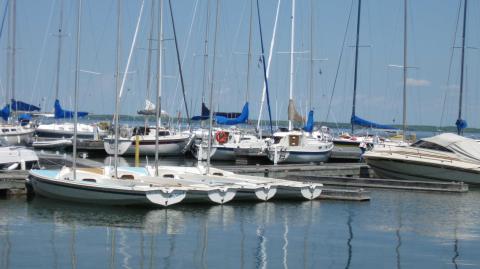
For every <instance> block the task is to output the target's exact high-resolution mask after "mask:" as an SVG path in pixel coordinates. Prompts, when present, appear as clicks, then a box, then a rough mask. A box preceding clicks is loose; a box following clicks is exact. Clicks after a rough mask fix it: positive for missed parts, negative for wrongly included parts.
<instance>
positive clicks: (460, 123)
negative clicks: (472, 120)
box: [455, 119, 468, 133]
mask: <svg viewBox="0 0 480 269" xmlns="http://www.w3.org/2000/svg"><path fill="white" fill-rule="evenodd" d="M455 125H456V126H457V130H458V132H459V133H460V132H462V130H463V129H465V128H467V127H468V124H467V121H466V120H462V119H458V120H457V121H456V122H455Z"/></svg>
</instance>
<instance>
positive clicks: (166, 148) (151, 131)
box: [104, 127, 194, 156]
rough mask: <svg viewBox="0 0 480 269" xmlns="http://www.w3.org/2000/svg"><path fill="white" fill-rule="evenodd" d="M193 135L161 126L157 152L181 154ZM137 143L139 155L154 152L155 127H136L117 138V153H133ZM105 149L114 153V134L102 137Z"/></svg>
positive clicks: (185, 149) (165, 154)
mask: <svg viewBox="0 0 480 269" xmlns="http://www.w3.org/2000/svg"><path fill="white" fill-rule="evenodd" d="M193 139H194V135H193V134H191V133H189V132H187V133H184V132H182V133H177V132H175V131H173V130H170V129H166V128H162V129H160V130H159V131H158V144H159V149H158V153H159V155H161V156H176V155H183V154H185V152H187V151H188V150H189V148H190V146H191V144H192V143H193ZM137 140H138V144H139V152H140V155H154V154H155V140H156V135H155V128H154V127H147V128H144V127H136V128H134V129H133V132H132V134H131V135H127V137H121V136H120V137H119V138H118V154H119V155H134V154H135V144H136V143H137ZM104 148H105V151H106V152H107V153H108V154H110V155H113V154H115V136H114V135H112V136H107V137H106V138H104Z"/></svg>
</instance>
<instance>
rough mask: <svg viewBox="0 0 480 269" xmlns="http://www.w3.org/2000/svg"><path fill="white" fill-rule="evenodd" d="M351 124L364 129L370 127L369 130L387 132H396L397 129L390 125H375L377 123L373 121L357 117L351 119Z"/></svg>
mask: <svg viewBox="0 0 480 269" xmlns="http://www.w3.org/2000/svg"><path fill="white" fill-rule="evenodd" d="M350 122H351V123H352V124H354V125H358V126H363V127H368V128H375V129H387V130H394V129H396V128H395V127H393V126H390V125H384V124H378V123H375V122H371V121H368V120H364V119H362V118H360V117H357V116H352V118H351V119H350Z"/></svg>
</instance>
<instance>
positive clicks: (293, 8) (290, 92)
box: [288, 0, 295, 131]
mask: <svg viewBox="0 0 480 269" xmlns="http://www.w3.org/2000/svg"><path fill="white" fill-rule="evenodd" d="M290 20H291V24H290V25H291V30H290V35H291V36H290V91H289V95H288V97H289V102H290V101H292V99H293V77H294V61H293V50H294V46H295V0H292V15H291V17H290ZM292 128H293V123H292V120H291V119H288V130H289V131H291V130H292Z"/></svg>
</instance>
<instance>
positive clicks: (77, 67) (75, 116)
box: [72, 0, 82, 180]
mask: <svg viewBox="0 0 480 269" xmlns="http://www.w3.org/2000/svg"><path fill="white" fill-rule="evenodd" d="M81 16H82V0H78V7H77V37H76V41H77V52H76V54H75V92H74V101H73V103H74V105H73V107H74V113H73V164H72V169H73V180H76V179H77V125H78V86H79V83H78V82H79V75H80V26H81V25H80V22H81Z"/></svg>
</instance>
